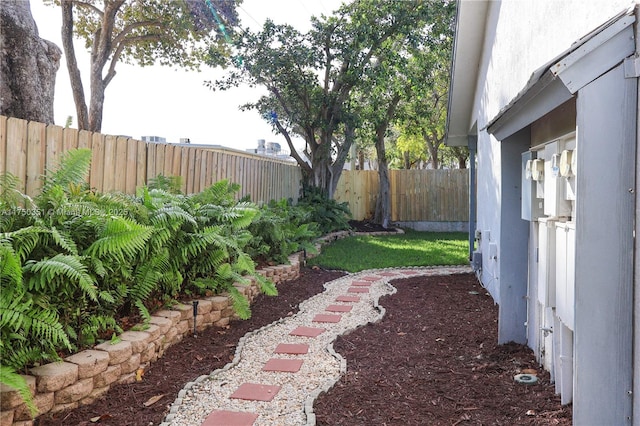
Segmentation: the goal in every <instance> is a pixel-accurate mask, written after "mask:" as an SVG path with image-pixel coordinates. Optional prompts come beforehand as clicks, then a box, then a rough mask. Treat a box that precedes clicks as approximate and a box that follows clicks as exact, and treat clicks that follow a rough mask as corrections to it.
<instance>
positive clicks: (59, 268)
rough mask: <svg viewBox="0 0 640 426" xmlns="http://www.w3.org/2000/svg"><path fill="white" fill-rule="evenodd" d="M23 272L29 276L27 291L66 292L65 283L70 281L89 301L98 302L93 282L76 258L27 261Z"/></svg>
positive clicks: (60, 257)
mask: <svg viewBox="0 0 640 426" xmlns="http://www.w3.org/2000/svg"><path fill="white" fill-rule="evenodd" d="M24 272H25V274H28V275H29V276H30V278H29V280H28V281H27V289H28V290H29V291H45V292H49V293H50V292H53V293H57V292H60V291H64V290H66V289H67V286H68V282H67V281H70V282H73V283H76V284H77V285H78V287H79V288H80V289H81V290H82V292H83V293H84V294H86V295H87V296H89V298H90V299H91V300H93V301H97V300H98V292H97V289H96V283H95V280H94V279H93V277H92V276H91V275H89V274H88V273H87V267H86V265H84V264H83V263H82V261H81V260H80V258H79V257H78V256H74V255H65V254H57V255H55V256H54V257H52V258H50V259H43V260H40V261H29V262H27V264H26V265H25V267H24ZM69 293H70V294H71V293H72V292H71V291H70V292H69Z"/></svg>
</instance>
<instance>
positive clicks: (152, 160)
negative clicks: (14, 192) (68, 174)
mask: <svg viewBox="0 0 640 426" xmlns="http://www.w3.org/2000/svg"><path fill="white" fill-rule="evenodd" d="M75 148H89V149H91V151H92V160H91V170H90V172H89V177H88V182H89V184H90V186H91V187H92V188H94V189H95V190H97V191H99V192H110V191H121V192H125V193H128V194H135V192H136V188H138V187H140V186H143V185H145V184H146V183H147V182H148V181H149V180H150V179H152V178H155V177H156V176H159V175H164V176H181V177H182V192H184V193H185V194H191V193H197V192H200V191H201V190H203V189H205V188H206V187H208V186H210V185H211V184H212V183H214V182H216V181H219V180H222V179H228V180H229V181H230V182H232V183H238V184H240V185H241V186H242V188H241V190H240V192H239V193H238V196H239V197H243V196H245V195H250V196H251V200H252V201H254V202H258V203H260V202H268V201H270V200H272V199H275V200H279V199H282V198H292V199H293V200H297V199H298V197H299V195H300V188H301V179H302V175H301V172H300V168H299V167H298V166H297V164H295V163H291V162H287V161H283V160H279V159H275V158H269V157H264V156H259V155H255V154H249V153H243V152H241V151H235V150H232V149H225V148H220V147H211V148H209V147H206V146H202V145H200V146H189V145H184V144H181V145H178V144H168V143H154V142H142V141H139V140H135V139H132V138H129V137H126V136H111V135H103V134H100V133H92V132H89V131H86V130H80V131H78V130H76V129H71V128H63V127H60V126H55V125H45V124H42V123H37V122H33V121H26V120H20V119H16V118H7V117H4V116H0V174H2V173H4V172H9V173H11V174H13V175H15V176H17V177H18V178H19V179H20V181H21V185H22V187H21V188H19V189H20V190H21V191H22V192H23V193H26V194H27V195H30V196H34V195H36V194H37V193H38V191H39V189H40V187H41V186H42V181H41V179H40V177H41V176H42V175H43V174H44V173H45V171H46V170H51V169H53V168H54V167H55V166H56V165H57V162H58V160H59V158H60V155H61V154H62V153H63V152H65V151H68V150H71V149H75Z"/></svg>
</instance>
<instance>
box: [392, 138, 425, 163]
mask: <svg viewBox="0 0 640 426" xmlns="http://www.w3.org/2000/svg"><path fill="white" fill-rule="evenodd" d="M396 148H397V153H398V155H399V156H400V160H401V163H402V168H403V169H407V170H408V169H412V168H416V167H415V166H416V165H417V164H419V163H421V162H425V161H426V160H427V147H426V145H425V143H424V140H423V139H422V137H421V136H419V135H415V134H410V133H401V134H400V136H398V139H397V141H396Z"/></svg>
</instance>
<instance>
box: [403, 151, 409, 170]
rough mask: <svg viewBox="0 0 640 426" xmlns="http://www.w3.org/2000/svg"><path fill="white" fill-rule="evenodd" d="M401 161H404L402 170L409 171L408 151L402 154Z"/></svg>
mask: <svg viewBox="0 0 640 426" xmlns="http://www.w3.org/2000/svg"><path fill="white" fill-rule="evenodd" d="M402 159H403V160H404V169H405V170H409V169H410V168H411V155H410V153H409V151H405V152H403V153H402Z"/></svg>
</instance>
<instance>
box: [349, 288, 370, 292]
mask: <svg viewBox="0 0 640 426" xmlns="http://www.w3.org/2000/svg"><path fill="white" fill-rule="evenodd" d="M347 293H369V289H368V288H367V287H349V290H347Z"/></svg>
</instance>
